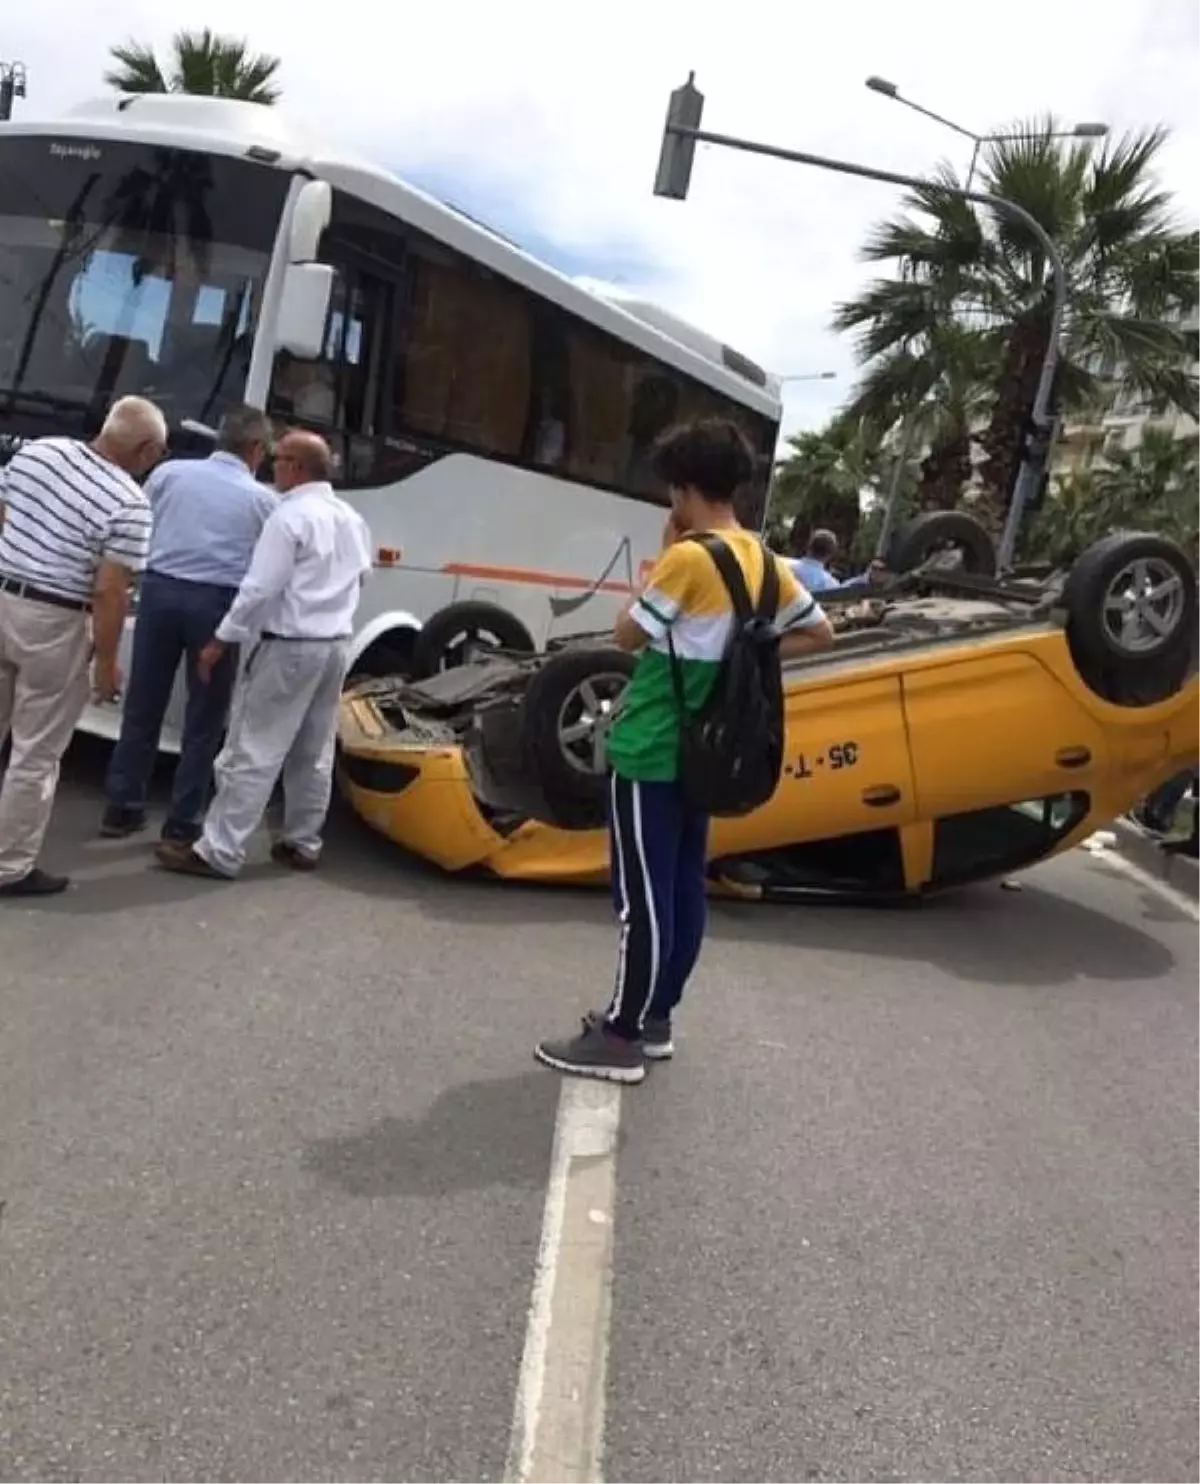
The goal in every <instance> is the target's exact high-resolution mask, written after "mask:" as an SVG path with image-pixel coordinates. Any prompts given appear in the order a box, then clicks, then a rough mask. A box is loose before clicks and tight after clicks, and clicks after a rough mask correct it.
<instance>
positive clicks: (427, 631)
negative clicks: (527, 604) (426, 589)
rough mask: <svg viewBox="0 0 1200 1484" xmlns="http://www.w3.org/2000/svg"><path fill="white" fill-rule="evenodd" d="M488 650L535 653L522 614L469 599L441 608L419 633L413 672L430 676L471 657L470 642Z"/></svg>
mask: <svg viewBox="0 0 1200 1484" xmlns="http://www.w3.org/2000/svg"><path fill="white" fill-rule="evenodd" d="M473 644H474V645H477V646H478V647H479V648H481V649H482V650H483V651H484V652H485V653H495V652H497V651H500V650H507V651H508V652H510V653H514V654H532V653H533V652H534V649H535V648H536V646H535V644H534V642H533V637H532V635H531V634H530V632H529V630H528V629H527V628H526V627H525V625H524V624H523V623H522V622H521V620H520V619H519V618H516V617H514V616H513V614H511V613H509V611H508V610H507V609H506V608H501V607H500V606H499V605H498V604H496V603H483V602H475V601H468V602H463V603H450V604H448V605H447V606H446V607H445V608H442V609H439V611H438V612H437V613H435V614H434V615H433V617H432V618H430V620H429V622H428V623H427V624H425V626H424V628H422V630H421V632H420V633H419V634H418V635H417V638H416V642H415V643H414V644H413V651H412V672H413V676H414V678H415V679H417V680H428V679H429V677H430V676H431V675H436V674H438V673H439V671H441V670H445V669H449V668H451V667H452V666H454V665H458V664H462V663H463V660H464V657H465V658H469V657H470V646H471V645H473Z"/></svg>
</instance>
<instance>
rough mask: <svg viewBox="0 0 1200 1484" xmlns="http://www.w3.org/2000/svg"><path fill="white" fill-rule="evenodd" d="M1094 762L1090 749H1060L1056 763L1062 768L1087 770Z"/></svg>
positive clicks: (1055, 758) (1055, 755)
mask: <svg viewBox="0 0 1200 1484" xmlns="http://www.w3.org/2000/svg"><path fill="white" fill-rule="evenodd" d="M1091 760H1092V750H1091V748H1090V747H1060V748H1059V749H1058V751H1057V752H1056V753H1055V754H1054V761H1055V762H1056V763H1057V764H1058V766H1059V767H1060V768H1086V767H1087V765H1088V764H1089V763H1090V762H1091Z"/></svg>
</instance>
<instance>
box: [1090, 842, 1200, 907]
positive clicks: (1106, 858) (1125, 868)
mask: <svg viewBox="0 0 1200 1484" xmlns="http://www.w3.org/2000/svg"><path fill="white" fill-rule="evenodd" d="M1088 854H1089V855H1090V856H1091V857H1092V859H1093V860H1097V861H1100V862H1102V863H1103V864H1104V865H1106V866H1109V867H1111V868H1112V870H1114V871H1119V872H1120V873H1121V874H1122V875H1123V876H1128V877H1129V879H1130V880H1131V881H1136V882H1137V883H1138V885H1139V886H1144V887H1145V888H1146V889H1147V890H1148V891H1152V892H1154V893H1155V894H1156V895H1158V896H1160V897H1162V899H1163V901H1165V902H1170V904H1171V906H1172V907H1177V908H1178V909H1179V911H1180V912H1186V913H1187V915H1188V916H1189V917H1190V918H1191V919H1192V920H1193V921H1194V922H1200V906H1198V905H1197V904H1196V903H1195V902H1194V901H1193V900H1192V898H1191V897H1189V896H1187V895H1186V894H1185V893H1184V892H1181V891H1180V890H1179V889H1178V887H1174V886H1172V885H1171V883H1170V882H1169V881H1160V880H1159V879H1158V877H1157V876H1154V875H1152V874H1151V873H1150V872H1149V871H1147V870H1146V869H1145V867H1144V866H1139V865H1138V863H1137V862H1136V861H1131V860H1130V859H1129V857H1128V856H1127V855H1118V854H1117V852H1116V851H1115V850H1090V851H1089V852H1088Z"/></svg>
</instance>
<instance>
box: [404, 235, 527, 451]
mask: <svg viewBox="0 0 1200 1484" xmlns="http://www.w3.org/2000/svg"><path fill="white" fill-rule="evenodd" d="M408 267H409V272H410V275H411V287H410V294H409V303H408V325H407V334H406V336H405V337H404V340H403V342H402V343H401V345H400V358H401V364H400V366H399V367H398V368H397V374H396V377H395V399H396V405H395V413H394V416H393V423H392V425H393V427H394V428H399V429H403V430H405V431H409V432H413V433H416V434H422V433H423V434H425V435H426V436H427V437H431V438H436V439H442V440H445V441H446V442H447V443H451V444H457V445H459V446H462V447H465V448H469V449H472V450H475V451H477V452H479V453H483V454H486V455H489V456H491V457H493V458H497V457H501V458H517V457H519V455H520V453H521V447H522V443H523V442H524V440H525V430H526V425H527V423H528V419H529V408H530V390H531V374H530V371H531V366H530V362H531V356H530V350H531V339H532V336H531V330H530V315H529V310H528V306H527V301H526V297H525V295H524V294H523V293H521V291H520V290H519V289H516V288H514V287H513V286H512V285H510V284H508V283H507V282H506V281H505V280H504V279H501V278H498V277H496V276H495V275H494V274H491V273H488V272H487V270H486V269H484V268H481V267H480V266H479V265H478V264H472V263H470V262H468V261H467V260H466V259H464V258H458V257H457V256H456V255H451V254H450V253H449V252H442V251H440V250H438V249H437V248H434V247H433V246H431V245H426V244H421V245H420V246H419V247H414V249H413V251H412V252H411V254H410V256H409V260H408Z"/></svg>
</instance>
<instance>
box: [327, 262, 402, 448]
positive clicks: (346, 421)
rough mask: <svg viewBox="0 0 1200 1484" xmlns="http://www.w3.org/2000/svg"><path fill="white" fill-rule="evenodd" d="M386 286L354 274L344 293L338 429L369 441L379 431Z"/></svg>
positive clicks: (368, 277) (386, 298)
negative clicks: (367, 438)
mask: <svg viewBox="0 0 1200 1484" xmlns="http://www.w3.org/2000/svg"><path fill="white" fill-rule="evenodd" d="M389 299H390V292H389V288H388V285H386V284H384V283H382V282H380V280H379V279H377V278H372V277H371V276H370V275H369V274H366V273H357V274H355V276H354V280H353V282H352V284H351V285H350V287H349V290H348V293H347V307H346V316H345V319H346V325H345V338H344V341H343V345H342V407H341V417H340V418H339V419H338V423H339V426H340V427H342V428H343V429H344V430H345V431H346V432H347V433H355V434H363V435H365V436H367V437H372V436H374V434H375V433H376V432H377V431H379V428H378V422H379V405H380V389H381V386H382V376H383V369H384V364H385V363H384V355H383V351H384V344H385V341H386V339H387V326H388V308H389Z"/></svg>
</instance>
